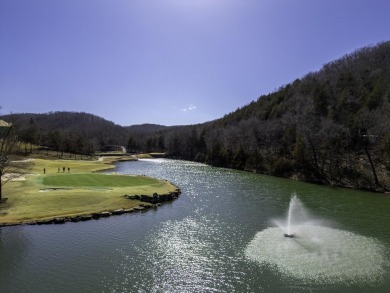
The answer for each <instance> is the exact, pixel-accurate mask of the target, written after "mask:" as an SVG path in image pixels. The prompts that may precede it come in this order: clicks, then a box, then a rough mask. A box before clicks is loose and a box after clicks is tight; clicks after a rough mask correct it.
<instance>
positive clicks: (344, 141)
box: [1, 42, 390, 191]
mask: <svg viewBox="0 0 390 293" xmlns="http://www.w3.org/2000/svg"><path fill="white" fill-rule="evenodd" d="M1 119H3V120H6V121H8V122H9V121H15V122H17V124H18V125H20V129H23V131H21V133H22V135H21V136H22V138H23V140H24V141H26V142H32V143H36V144H40V145H45V146H47V147H49V148H52V149H59V150H62V151H74V152H79V153H80V152H82V153H83V152H85V153H92V152H93V151H96V150H99V149H101V148H103V147H104V146H105V145H112V144H114V145H125V146H127V149H128V150H129V151H131V152H141V151H147V152H152V151H160V152H166V153H167V154H168V155H169V156H170V157H173V158H181V159H187V160H194V161H199V162H206V163H208V164H211V165H215V166H222V167H228V168H236V169H242V170H250V171H256V172H260V173H265V174H271V175H276V176H283V177H291V178H296V179H300V180H305V181H311V182H317V183H323V184H332V185H340V186H348V187H354V188H361V189H370V190H378V191H384V190H389V189H390V175H389V174H390V173H389V172H390V42H384V43H380V44H378V45H375V46H371V47H366V48H363V49H359V50H357V51H355V52H353V53H351V54H348V55H346V56H344V57H342V58H341V59H339V60H336V61H333V62H330V63H328V64H326V65H324V66H323V68H322V69H321V70H319V71H318V72H314V73H309V74H307V75H306V76H304V77H302V78H300V79H296V80H295V81H294V82H292V83H290V84H287V85H285V86H283V87H281V88H280V89H279V90H277V91H275V92H273V93H270V94H268V95H264V96H261V97H259V98H258V99H257V101H253V102H252V103H250V104H249V105H246V106H244V107H242V108H239V109H237V110H236V111H234V112H232V113H230V114H228V115H225V116H224V117H223V118H221V119H217V120H215V121H211V122H207V123H204V124H199V125H191V126H175V127H165V126H161V125H150V124H146V125H135V126H130V127H122V126H119V125H116V124H114V123H113V122H109V121H107V120H104V119H103V118H100V117H97V116H94V115H91V114H86V113H69V112H54V113H47V114H15V115H6V116H3V117H1Z"/></svg>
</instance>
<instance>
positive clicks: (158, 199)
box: [0, 187, 181, 227]
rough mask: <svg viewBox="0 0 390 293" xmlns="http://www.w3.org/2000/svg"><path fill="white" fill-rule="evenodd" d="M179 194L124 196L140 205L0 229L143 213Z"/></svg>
mask: <svg viewBox="0 0 390 293" xmlns="http://www.w3.org/2000/svg"><path fill="white" fill-rule="evenodd" d="M180 194H181V190H180V188H178V187H176V190H175V191H174V192H171V193H168V194H157V193H154V194H153V195H152V196H150V195H127V194H125V195H124V197H125V198H126V199H129V200H135V201H139V202H140V204H139V205H138V206H135V207H133V208H129V209H116V210H108V211H103V212H97V213H91V214H85V215H78V216H71V217H53V218H50V219H44V220H31V221H24V222H20V223H10V224H7V223H4V224H0V227H6V226H16V225H47V224H65V223H66V222H85V221H89V220H98V219H100V218H107V217H110V216H114V215H122V214H128V213H133V212H140V211H145V210H148V209H151V208H154V209H155V208H157V207H158V206H161V204H162V203H164V202H171V201H173V200H176V199H178V198H179V196H180Z"/></svg>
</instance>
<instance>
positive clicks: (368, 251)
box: [245, 194, 387, 285]
mask: <svg viewBox="0 0 390 293" xmlns="http://www.w3.org/2000/svg"><path fill="white" fill-rule="evenodd" d="M272 223H273V224H274V226H273V227H269V228H267V229H264V230H262V231H260V232H258V233H257V234H256V235H255V237H254V238H253V240H252V241H251V242H250V243H249V244H248V246H247V247H246V250H245V255H246V257H247V258H248V259H250V260H252V261H255V262H257V263H259V264H260V265H265V266H268V267H271V268H272V269H273V270H276V271H277V272H278V273H281V274H282V275H284V276H287V277H292V278H295V279H301V280H304V281H305V282H307V283H310V282H315V283H322V284H325V285H329V284H332V283H343V284H359V283H365V284H366V283H372V282H373V283H375V282H376V283H377V282H381V281H383V278H384V276H385V272H386V266H387V264H386V261H385V260H386V257H385V254H386V248H385V246H384V245H383V244H382V243H381V242H380V241H378V240H376V239H374V238H370V237H365V236H361V235H357V234H355V233H353V232H350V231H345V230H339V229H334V228H330V227H326V226H324V221H322V220H316V219H315V218H314V217H313V216H311V215H310V213H309V212H308V210H307V209H306V208H305V207H304V205H303V204H302V202H301V201H300V200H299V198H298V196H297V195H296V194H293V195H292V197H291V200H290V203H289V207H288V212H287V218H285V219H276V220H273V221H272Z"/></svg>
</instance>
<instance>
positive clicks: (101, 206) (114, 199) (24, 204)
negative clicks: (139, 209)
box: [0, 159, 175, 224]
mask: <svg viewBox="0 0 390 293" xmlns="http://www.w3.org/2000/svg"><path fill="white" fill-rule="evenodd" d="M111 160H112V159H111ZM32 162H33V167H32V169H31V174H30V175H27V176H26V180H25V181H14V182H10V183H8V184H6V185H4V186H3V188H4V195H5V197H7V198H8V200H7V201H6V203H4V204H2V205H1V206H0V224H5V223H8V224H10V223H20V222H23V221H29V220H38V219H49V218H54V217H65V216H76V215H84V214H90V213H94V212H102V211H108V210H115V209H120V208H131V207H134V206H137V205H139V202H138V201H133V200H128V199H126V198H125V197H124V196H123V195H125V194H149V195H152V194H153V193H155V192H157V193H159V194H164V193H169V192H172V191H174V190H175V187H174V186H173V185H172V184H170V183H169V182H167V181H165V180H157V179H153V178H148V177H144V176H123V175H120V176H119V175H103V174H93V173H91V172H93V171H98V170H102V169H107V168H112V167H113V166H112V165H107V164H105V163H106V162H107V161H100V162H99V161H76V160H72V161H71V160H44V159H36V160H33V161H32ZM59 166H61V167H60V168H61V173H57V172H58V171H57V170H58V167H59ZM63 166H64V167H66V172H67V168H68V167H69V168H70V170H71V172H72V173H71V174H67V173H66V174H63V173H62V167H63ZM43 168H45V169H46V174H43ZM97 179H98V180H97ZM51 187H55V188H58V187H63V188H66V189H50V188H51Z"/></svg>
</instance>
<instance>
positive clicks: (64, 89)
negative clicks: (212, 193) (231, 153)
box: [0, 0, 390, 126]
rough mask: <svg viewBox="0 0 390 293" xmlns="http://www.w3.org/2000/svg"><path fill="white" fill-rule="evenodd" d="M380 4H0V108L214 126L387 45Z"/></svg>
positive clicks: (186, 0)
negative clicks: (329, 66) (334, 64)
mask: <svg viewBox="0 0 390 293" xmlns="http://www.w3.org/2000/svg"><path fill="white" fill-rule="evenodd" d="M389 12H390V1H388V0H0V106H1V107H2V108H1V109H0V113H1V114H8V113H11V112H13V113H24V112H33V113H45V112H49V111H83V112H88V113H92V114H95V115H99V116H101V117H103V118H105V119H108V120H111V121H114V122H115V123H117V124H120V125H124V126H126V125H133V124H141V123H156V124H163V125H188V124H196V123H202V122H206V121H210V120H213V119H217V118H220V117H222V116H223V115H225V114H227V113H230V112H232V111H234V110H236V109H237V108H238V107H241V106H244V105H246V104H248V103H250V102H251V101H252V100H256V99H257V98H258V97H259V96H261V95H263V94H267V93H269V92H272V91H274V90H276V89H277V88H279V87H280V86H282V85H285V84H287V83H289V82H291V81H293V80H295V79H296V78H300V77H302V76H304V75H305V74H307V73H308V72H311V71H317V70H319V69H320V68H321V67H322V65H323V64H325V63H327V62H329V61H332V60H334V59H337V58H339V57H341V56H343V55H344V54H347V53H351V52H352V51H354V50H355V49H358V48H360V47H364V46H367V45H373V44H376V43H378V42H380V41H386V40H390V17H389V15H390V14H389Z"/></svg>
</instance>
